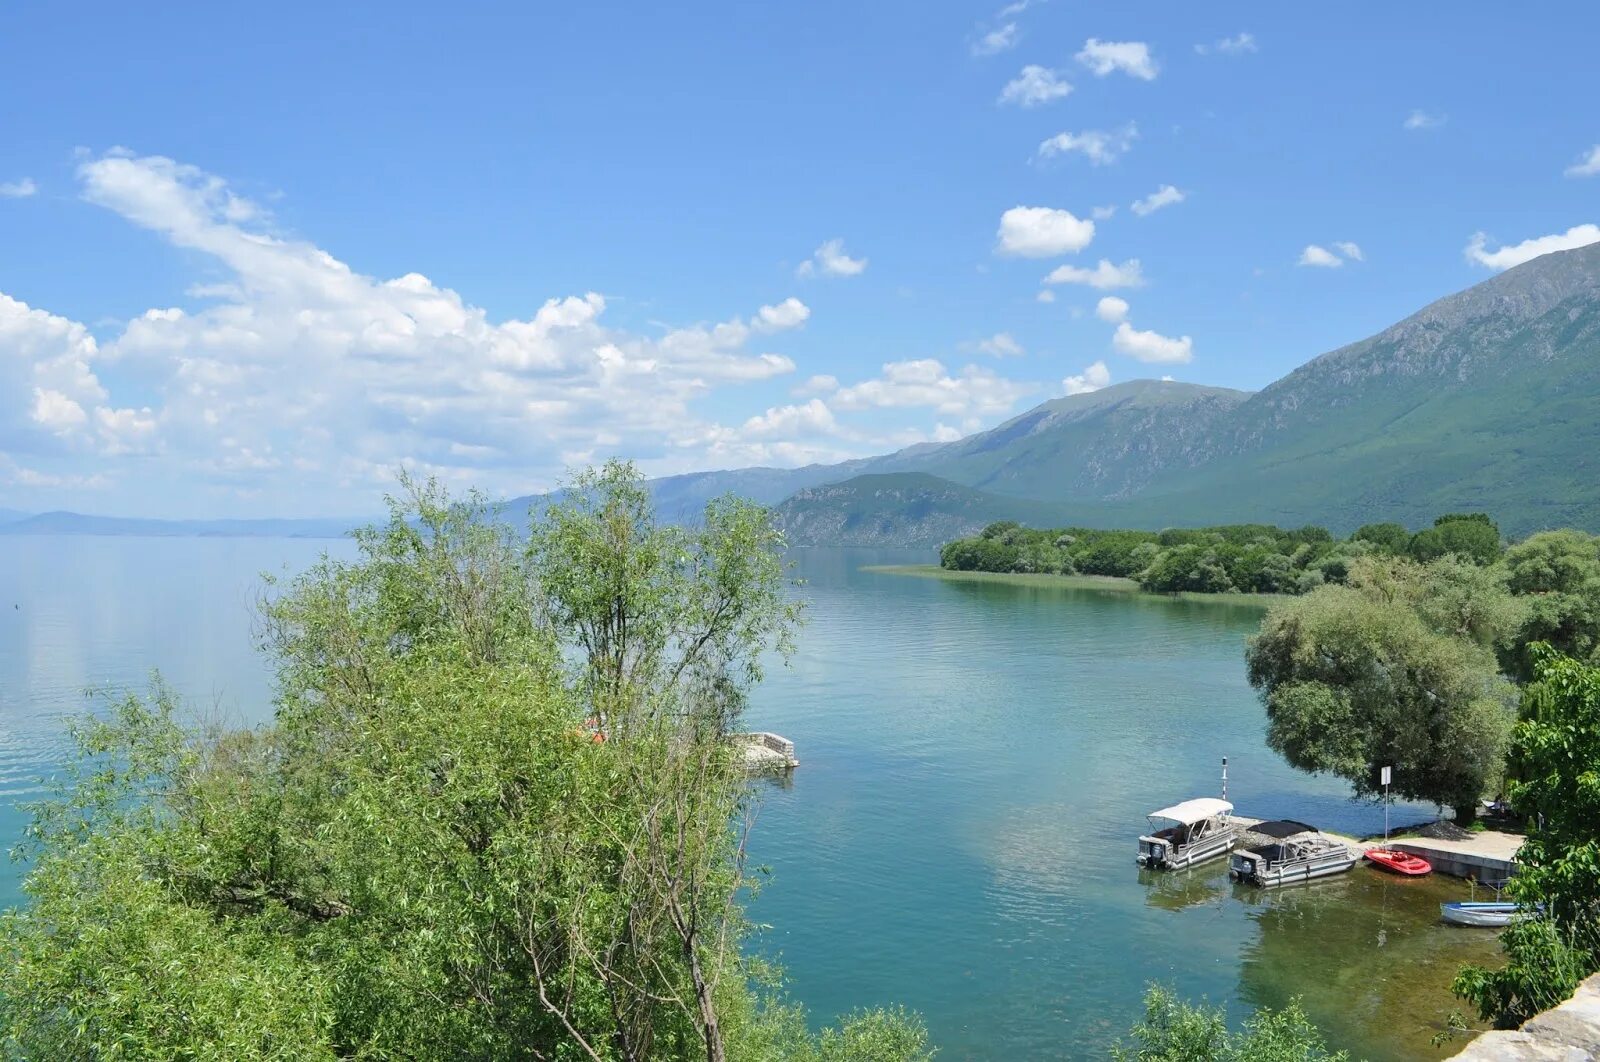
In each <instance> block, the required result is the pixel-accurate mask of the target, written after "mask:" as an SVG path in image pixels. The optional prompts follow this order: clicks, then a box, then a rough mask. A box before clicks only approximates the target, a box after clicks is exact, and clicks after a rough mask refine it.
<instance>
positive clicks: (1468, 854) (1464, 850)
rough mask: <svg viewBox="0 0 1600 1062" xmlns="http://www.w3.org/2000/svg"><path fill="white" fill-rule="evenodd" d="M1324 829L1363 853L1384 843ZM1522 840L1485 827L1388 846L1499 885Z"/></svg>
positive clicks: (1250, 822)
mask: <svg viewBox="0 0 1600 1062" xmlns="http://www.w3.org/2000/svg"><path fill="white" fill-rule="evenodd" d="M1233 821H1234V822H1237V823H1239V824H1240V825H1241V826H1243V827H1244V828H1245V829H1246V830H1248V829H1249V828H1250V827H1251V826H1254V825H1257V824H1258V823H1262V822H1265V821H1267V820H1266V819H1255V818H1251V817H1249V816H1248V815H1235V816H1234V817H1233ZM1321 832H1322V834H1323V836H1325V837H1331V838H1333V839H1334V840H1335V841H1338V842H1339V843H1341V844H1347V845H1349V846H1350V847H1351V848H1354V849H1356V850H1357V851H1359V852H1361V853H1362V854H1363V855H1365V854H1366V852H1367V850H1368V849H1369V848H1382V847H1385V845H1384V842H1383V841H1382V840H1376V841H1358V840H1356V839H1355V838H1354V837H1346V836H1344V835H1343V834H1338V833H1332V832H1329V831H1327V830H1323V831H1321ZM1522 840H1523V839H1522V838H1521V837H1520V836H1518V835H1517V834H1514V833H1501V832H1499V831H1498V830H1484V831H1482V832H1481V833H1474V834H1472V835H1470V836H1469V837H1465V838H1462V839H1461V840H1458V841H1449V840H1442V839H1438V838H1433V837H1395V838H1391V839H1390V840H1389V842H1388V845H1387V847H1389V848H1393V849H1396V850H1397V851H1401V852H1409V853H1411V854H1412V855H1418V856H1421V857H1422V858H1423V859H1426V860H1427V861H1428V862H1429V863H1432V864H1433V869H1434V870H1436V871H1437V872H1439V873H1440V874H1449V875H1451V876H1452V877H1457V878H1472V879H1473V880H1474V881H1478V882H1482V883H1484V884H1488V885H1499V884H1500V883H1501V882H1503V881H1505V880H1506V879H1507V878H1509V877H1511V875H1512V874H1514V873H1515V872H1516V869H1517V866H1516V855H1517V849H1518V848H1520V847H1522Z"/></svg>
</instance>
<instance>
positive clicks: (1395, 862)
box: [1367, 848, 1433, 878]
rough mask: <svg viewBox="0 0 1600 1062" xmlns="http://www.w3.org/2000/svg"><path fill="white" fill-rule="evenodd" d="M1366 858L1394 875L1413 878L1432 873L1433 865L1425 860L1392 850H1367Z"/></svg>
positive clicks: (1408, 853)
mask: <svg viewBox="0 0 1600 1062" xmlns="http://www.w3.org/2000/svg"><path fill="white" fill-rule="evenodd" d="M1367 858H1368V859H1370V860H1372V862H1373V863H1374V864H1376V865H1378V866H1380V867H1382V868H1383V869H1384V870H1392V871H1394V872H1395V873H1396V874H1407V875H1410V876H1411V877H1414V878H1415V877H1421V876H1422V875H1423V874H1431V873H1433V864H1432V863H1429V862H1428V861H1427V860H1426V859H1423V858H1422V857H1421V856H1414V855H1412V854H1411V853H1410V852H1400V851H1396V850H1395V849H1393V848H1369V849H1367Z"/></svg>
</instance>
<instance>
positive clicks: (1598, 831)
mask: <svg viewBox="0 0 1600 1062" xmlns="http://www.w3.org/2000/svg"><path fill="white" fill-rule="evenodd" d="M1533 660H1534V681H1533V683H1532V684H1530V685H1529V686H1528V688H1527V690H1526V691H1525V693H1524V695H1523V705H1522V715H1523V718H1522V721H1521V722H1519V723H1518V724H1517V727H1516V731H1515V734H1514V737H1513V742H1512V748H1511V770H1512V772H1513V774H1514V777H1515V779H1516V780H1514V781H1513V782H1512V783H1511V784H1510V787H1509V796H1510V799H1511V803H1512V806H1513V807H1515V808H1516V809H1517V811H1518V812H1520V813H1521V814H1524V815H1527V816H1530V817H1531V819H1532V821H1533V822H1534V823H1535V824H1536V825H1535V828H1534V829H1533V830H1532V831H1530V832H1529V834H1528V839H1527V840H1526V841H1525V842H1523V845H1522V848H1521V850H1520V851H1519V852H1518V853H1517V862H1518V864H1519V867H1518V870H1517V873H1516V875H1515V876H1514V877H1513V878H1512V879H1511V881H1510V882H1509V883H1508V885H1507V892H1508V894H1509V896H1510V897H1511V898H1513V899H1515V900H1516V901H1518V902H1519V903H1520V904H1522V905H1523V906H1524V907H1525V908H1527V909H1528V910H1530V911H1536V912H1537V916H1536V917H1532V918H1529V919H1527V920H1525V921H1521V922H1517V923H1514V924H1513V925H1511V926H1510V927H1509V928H1508V929H1506V931H1505V932H1504V933H1502V934H1501V947H1502V949H1503V950H1504V951H1505V953H1506V959H1507V962H1506V965H1505V966H1504V967H1502V968H1500V969H1498V970H1486V969H1483V968H1480V967H1468V968H1466V969H1464V970H1463V971H1462V972H1461V974H1460V976H1459V977H1457V978H1456V982H1455V985H1454V988H1455V991H1456V992H1457V993H1458V994H1460V995H1462V996H1463V997H1465V998H1466V999H1468V1000H1470V1001H1471V1002H1473V1003H1474V1004H1475V1005H1476V1006H1477V1008H1478V1011H1479V1013H1480V1014H1481V1015H1482V1016H1483V1017H1484V1018H1485V1019H1486V1020H1492V1021H1494V1022H1495V1023H1496V1024H1498V1025H1500V1026H1502V1027H1508V1028H1514V1027H1516V1026H1518V1025H1521V1024H1522V1023H1523V1022H1524V1021H1526V1020H1527V1019H1529V1018H1531V1017H1532V1016H1533V1015H1535V1014H1537V1013H1538V1012H1539V1011H1541V1010H1544V1009H1547V1008H1549V1007H1552V1006H1555V1005H1556V1004H1557V1003H1560V1002H1562V1001H1563V1000H1565V999H1566V998H1567V997H1568V996H1569V995H1571V994H1572V991H1573V990H1574V989H1575V988H1576V987H1577V984H1578V982H1579V981H1581V980H1583V979H1584V978H1585V977H1587V976H1589V975H1590V974H1592V973H1594V972H1595V971H1596V970H1600V780H1597V777H1596V769H1597V765H1600V668H1596V667H1593V666H1589V665H1585V664H1582V663H1579V662H1578V661H1575V660H1572V659H1570V658H1567V657H1563V656H1560V655H1558V654H1557V653H1555V652H1554V651H1553V650H1551V649H1550V648H1549V647H1546V646H1540V647H1538V648H1537V649H1536V650H1535V652H1534V653H1533Z"/></svg>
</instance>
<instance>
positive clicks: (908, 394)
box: [833, 358, 1035, 417]
mask: <svg viewBox="0 0 1600 1062" xmlns="http://www.w3.org/2000/svg"><path fill="white" fill-rule="evenodd" d="M1033 390H1035V387H1034V385H1033V384H1027V383H1019V382H1018V381H1015V380H1008V379H1005V378H1004V377H1001V376H998V375H996V374H995V373H994V372H992V371H990V370H989V369H986V368H983V367H981V366H977V365H968V366H966V367H965V368H964V369H962V370H961V372H960V374H959V375H951V374H950V373H949V372H947V371H946V370H945V367H944V364H943V363H942V362H940V361H938V360H936V359H934V358H921V359H916V360H912V361H894V362H889V363H888V364H886V365H884V366H883V371H882V374H881V375H879V376H878V377H877V378H876V379H872V380H865V381H863V382H861V383H858V384H853V385H851V386H849V387H842V388H840V389H839V390H838V392H836V393H835V394H834V396H833V405H834V406H835V408H838V409H884V408H895V407H901V408H904V407H925V408H928V409H932V410H935V411H936V412H938V413H942V414H945V415H947V416H964V417H984V416H996V415H998V414H1001V413H1005V412H1008V411H1009V410H1010V409H1011V407H1012V406H1014V405H1015V404H1016V402H1017V400H1018V399H1020V398H1022V397H1023V396H1024V395H1027V394H1029V393H1030V392H1032V391H1033Z"/></svg>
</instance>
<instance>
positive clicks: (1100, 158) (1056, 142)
mask: <svg viewBox="0 0 1600 1062" xmlns="http://www.w3.org/2000/svg"><path fill="white" fill-rule="evenodd" d="M1138 137H1139V128H1138V126H1136V125H1134V123H1132V122H1129V123H1128V124H1127V125H1125V126H1123V127H1122V128H1121V129H1113V130H1100V129H1085V130H1084V131H1083V132H1081V133H1070V132H1063V133H1057V134H1056V135H1055V136H1053V137H1050V138H1049V139H1048V140H1045V141H1043V142H1041V143H1040V144H1039V152H1038V156H1039V158H1042V159H1049V158H1055V157H1056V156H1058V155H1065V154H1068V153H1070V152H1077V153H1079V154H1081V155H1082V156H1083V157H1084V158H1086V159H1088V160H1089V162H1090V163H1092V164H1093V165H1095V166H1105V165H1108V164H1110V163H1113V162H1115V161H1117V160H1118V159H1119V158H1121V157H1122V156H1123V155H1125V154H1127V152H1128V149H1129V148H1131V147H1132V146H1133V142H1134V141H1135V140H1137V139H1138Z"/></svg>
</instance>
